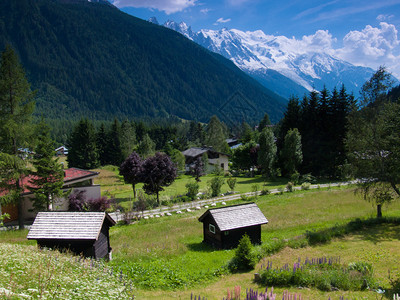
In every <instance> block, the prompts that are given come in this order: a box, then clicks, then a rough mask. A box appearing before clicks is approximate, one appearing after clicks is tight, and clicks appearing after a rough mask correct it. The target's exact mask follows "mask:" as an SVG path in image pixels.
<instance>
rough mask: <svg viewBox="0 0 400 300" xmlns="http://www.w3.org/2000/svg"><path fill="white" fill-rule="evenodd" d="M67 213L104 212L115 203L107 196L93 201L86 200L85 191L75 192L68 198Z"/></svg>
mask: <svg viewBox="0 0 400 300" xmlns="http://www.w3.org/2000/svg"><path fill="white" fill-rule="evenodd" d="M68 201H69V205H68V210H69V211H106V210H108V209H110V208H111V205H112V204H113V203H114V202H115V200H114V199H113V198H111V199H109V198H108V197H107V196H103V197H100V198H94V199H86V193H85V191H75V192H73V193H72V194H70V195H69V196H68Z"/></svg>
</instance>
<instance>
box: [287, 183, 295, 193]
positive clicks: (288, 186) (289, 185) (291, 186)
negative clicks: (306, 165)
mask: <svg viewBox="0 0 400 300" xmlns="http://www.w3.org/2000/svg"><path fill="white" fill-rule="evenodd" d="M286 190H287V191H288V192H290V193H291V192H293V190H294V183H293V182H290V181H289V182H288V183H287V185H286Z"/></svg>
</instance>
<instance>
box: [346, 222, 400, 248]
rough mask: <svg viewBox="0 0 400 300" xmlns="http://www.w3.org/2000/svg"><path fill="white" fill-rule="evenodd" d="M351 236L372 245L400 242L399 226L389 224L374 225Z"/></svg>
mask: <svg viewBox="0 0 400 300" xmlns="http://www.w3.org/2000/svg"><path fill="white" fill-rule="evenodd" d="M353 235H354V236H359V237H360V238H361V239H362V240H366V241H370V242H372V243H374V244H376V243H380V242H384V241H391V240H400V225H399V224H390V223H389V224H388V223H383V224H376V225H375V226H373V227H369V226H368V227H364V228H363V229H362V230H360V231H356V232H354V233H353Z"/></svg>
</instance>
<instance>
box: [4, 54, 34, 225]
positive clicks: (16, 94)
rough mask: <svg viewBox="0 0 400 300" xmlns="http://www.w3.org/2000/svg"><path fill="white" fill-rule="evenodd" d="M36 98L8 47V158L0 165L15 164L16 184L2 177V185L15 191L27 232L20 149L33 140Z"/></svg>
mask: <svg viewBox="0 0 400 300" xmlns="http://www.w3.org/2000/svg"><path fill="white" fill-rule="evenodd" d="M34 95H35V93H33V92H32V91H31V90H30V85H29V83H28V81H27V79H26V77H25V73H24V70H23V68H22V66H21V64H20V63H19V61H18V58H17V55H16V54H15V52H14V51H13V49H12V48H11V47H10V46H6V48H5V50H4V52H3V53H2V54H1V58H0V149H1V152H3V153H4V154H5V155H2V159H3V160H4V161H2V162H0V163H2V164H3V166H8V167H10V164H14V166H13V167H12V168H13V169H14V170H13V172H12V173H13V176H12V177H13V178H14V180H13V181H9V180H7V176H5V177H0V182H3V183H4V182H6V183H9V184H7V185H8V187H7V189H8V190H10V191H11V190H12V191H14V192H12V193H10V195H12V196H13V197H12V202H13V203H17V206H18V212H19V214H18V225H19V228H20V229H22V228H24V220H23V215H22V210H23V207H22V197H20V193H21V191H22V189H23V187H22V186H21V177H22V176H23V174H24V173H26V172H27V167H26V165H25V167H23V164H21V160H20V159H19V158H18V154H19V153H18V149H19V148H21V147H26V146H27V144H28V143H27V142H28V140H29V139H30V137H31V129H32V125H31V124H32V123H31V118H32V113H33V111H34V108H35V102H34V101H33V98H34ZM10 156H12V157H10ZM6 168H7V167H6ZM3 174H4V173H3ZM3 174H2V176H3ZM5 174H7V172H6V173H5ZM8 174H9V173H8ZM10 195H9V196H10ZM8 198H9V197H8ZM0 200H1V199H0ZM9 200H10V199H9Z"/></svg>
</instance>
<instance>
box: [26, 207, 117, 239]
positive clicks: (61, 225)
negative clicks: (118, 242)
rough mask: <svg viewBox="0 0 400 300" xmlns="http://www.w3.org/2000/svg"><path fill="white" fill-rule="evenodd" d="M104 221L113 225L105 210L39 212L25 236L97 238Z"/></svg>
mask: <svg viewBox="0 0 400 300" xmlns="http://www.w3.org/2000/svg"><path fill="white" fill-rule="evenodd" d="M104 221H106V222H108V223H109V226H113V225H115V221H114V220H113V219H112V218H111V217H110V216H109V215H108V214H107V213H105V212H55V211H51V212H39V213H38V214H37V216H36V219H35V221H34V222H33V224H32V227H31V229H30V230H29V233H28V236H27V238H28V239H34V240H37V239H68V240H97V239H98V237H99V234H100V230H101V227H102V226H103V222H104Z"/></svg>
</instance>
